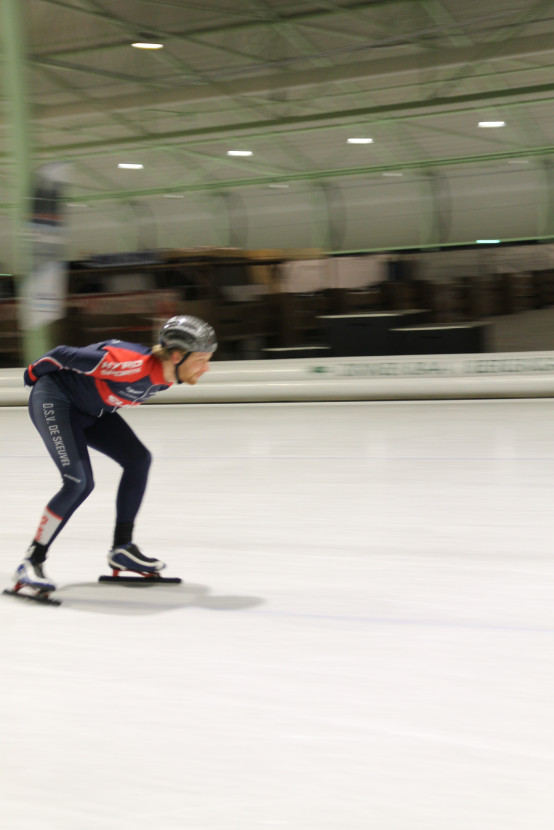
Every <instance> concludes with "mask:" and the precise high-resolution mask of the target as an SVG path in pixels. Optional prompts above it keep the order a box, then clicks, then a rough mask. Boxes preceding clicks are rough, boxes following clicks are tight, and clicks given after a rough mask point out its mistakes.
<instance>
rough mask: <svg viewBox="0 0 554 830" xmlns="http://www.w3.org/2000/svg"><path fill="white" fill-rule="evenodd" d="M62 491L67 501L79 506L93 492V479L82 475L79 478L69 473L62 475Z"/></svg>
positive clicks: (90, 476)
mask: <svg viewBox="0 0 554 830" xmlns="http://www.w3.org/2000/svg"><path fill="white" fill-rule="evenodd" d="M63 489H64V495H65V497H66V499H67V500H68V501H70V502H71V503H72V504H80V503H81V502H83V501H84V500H85V499H86V498H87V496H90V494H91V493H92V491H93V490H94V478H93V476H92V475H83V476H82V477H80V478H79V477H78V476H73V475H71V474H70V473H64V474H63Z"/></svg>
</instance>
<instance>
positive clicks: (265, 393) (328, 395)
mask: <svg viewBox="0 0 554 830" xmlns="http://www.w3.org/2000/svg"><path fill="white" fill-rule="evenodd" d="M22 378H23V369H0V406H23V405H25V404H26V403H27V399H28V395H29V390H28V389H25V388H24V387H23V380H22ZM551 396H554V352H514V353H507V352H496V353H492V354H481V353H479V354H464V355H460V354H456V355H419V356H418V355H415V356H414V355H406V356H395V357H350V358H345V357H340V358H332V357H327V358H320V359H318V358H305V359H287V360H241V361H222V362H217V361H216V362H214V363H212V365H211V367H210V371H209V372H208V373H207V374H206V375H204V377H202V379H201V380H200V381H199V383H198V384H197V385H196V386H194V387H191V386H188V385H185V384H183V385H182V386H177V385H176V386H173V387H171V388H170V389H168V390H167V391H165V392H161V393H160V394H159V395H157V396H156V397H154V398H152V399H151V400H150V401H148V402H147V403H148V405H161V404H181V403H187V404H195V403H247V402H293V401H305V402H307V401H372V400H434V399H435V400H440V399H465V398H476V399H478V398H538V397H551Z"/></svg>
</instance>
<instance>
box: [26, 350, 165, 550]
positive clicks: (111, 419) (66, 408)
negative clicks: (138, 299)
mask: <svg viewBox="0 0 554 830" xmlns="http://www.w3.org/2000/svg"><path fill="white" fill-rule="evenodd" d="M24 379H25V384H26V385H28V386H29V385H30V386H32V387H33V388H32V391H31V395H30V397H29V414H30V416H31V420H32V421H33V424H34V425H35V427H36V428H37V430H38V432H39V434H40V436H41V438H42V440H43V442H44V444H45V446H46V449H47V450H48V452H49V454H50V456H51V458H52V460H53V461H54V463H55V464H56V466H57V468H58V470H59V471H60V474H61V476H62V487H61V489H60V490H59V491H58V492H57V493H56V494H55V496H53V498H51V499H50V501H49V502H48V504H47V506H46V509H45V511H44V514H43V516H42V519H41V522H40V524H39V528H38V531H37V534H36V536H35V541H36V542H40V543H41V544H44V545H47V546H48V545H50V544H51V542H52V541H53V540H54V539H55V537H56V536H57V535H58V533H59V532H60V531H61V529H62V528H63V526H64V525H65V523H66V522H67V520H68V519H69V517H70V516H71V515H72V513H74V511H75V510H76V509H77V507H79V505H80V504H81V503H82V502H83V501H84V500H85V499H86V497H87V496H88V495H89V493H90V492H91V491H92V489H93V487H94V478H93V473H92V467H91V463H90V457H89V451H88V448H89V447H92V448H93V449H95V450H97V451H99V452H101V453H103V454H104V455H107V456H108V457H109V458H112V459H113V460H114V461H116V462H117V463H118V464H120V465H121V467H122V468H123V473H122V476H121V481H120V484H119V488H118V492H117V498H116V516H115V518H116V522H129V523H132V522H134V520H135V517H136V514H137V512H138V509H139V507H140V505H141V502H142V498H143V496H144V491H145V489H146V482H147V478H148V471H149V468H150V463H151V460H152V459H151V455H150V452H149V451H148V450H147V448H146V447H145V446H144V445H143V444H142V443H141V441H139V439H138V438H137V436H136V435H135V433H134V432H133V430H132V429H131V427H130V426H129V425H128V424H127V422H126V421H125V420H124V419H123V418H122V417H121V416H120V415H119V414H118V413H117V410H118V409H119V408H121V407H124V406H137V405H138V404H141V403H142V402H143V401H145V400H147V399H148V398H151V397H152V396H153V395H155V394H156V393H157V392H160V391H162V390H164V389H168V388H169V386H171V385H172V384H169V383H167V381H166V380H165V379H164V376H163V367H162V364H161V362H160V361H159V360H158V359H157V358H156V357H154V356H153V355H152V352H151V350H150V349H148V348H147V347H145V346H141V345H138V344H136V343H125V342H122V341H120V340H106V341H104V342H102V343H95V344H93V345H90V346H85V347H83V348H74V347H72V346H58V347H56V348H55V349H52V350H51V351H49V352H47V353H46V354H44V355H43V356H42V357H40V358H39V359H38V360H36V361H35V362H34V363H32V364H31V365H30V366H29V367H28V368H27V369H26V370H25V375H24Z"/></svg>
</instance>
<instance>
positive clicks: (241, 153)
mask: <svg viewBox="0 0 554 830" xmlns="http://www.w3.org/2000/svg"><path fill="white" fill-rule="evenodd" d="M227 155H228V156H253V155H254V153H253V152H252V150H227Z"/></svg>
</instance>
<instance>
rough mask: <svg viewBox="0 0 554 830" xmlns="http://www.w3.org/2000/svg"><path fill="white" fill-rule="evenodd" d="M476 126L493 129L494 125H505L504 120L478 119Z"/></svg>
mask: <svg viewBox="0 0 554 830" xmlns="http://www.w3.org/2000/svg"><path fill="white" fill-rule="evenodd" d="M477 126H478V127H484V128H485V129H491V130H493V129H495V128H496V127H505V126H506V122H505V121H479V123H478V125H477Z"/></svg>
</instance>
